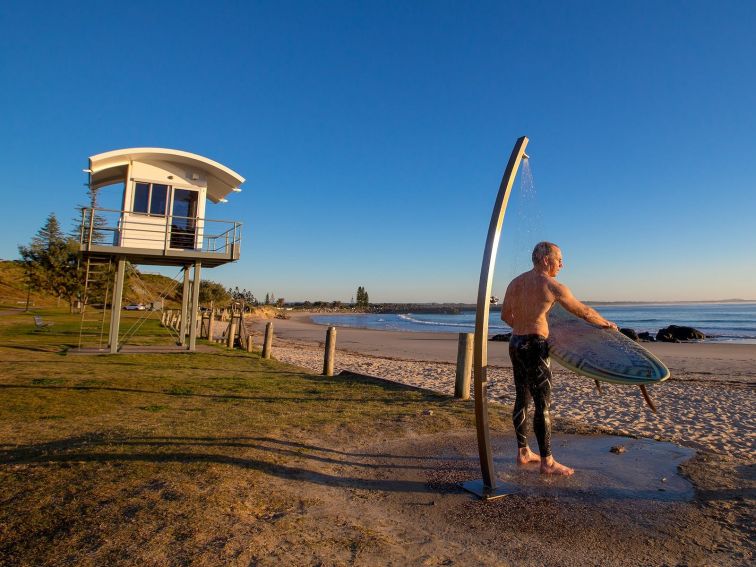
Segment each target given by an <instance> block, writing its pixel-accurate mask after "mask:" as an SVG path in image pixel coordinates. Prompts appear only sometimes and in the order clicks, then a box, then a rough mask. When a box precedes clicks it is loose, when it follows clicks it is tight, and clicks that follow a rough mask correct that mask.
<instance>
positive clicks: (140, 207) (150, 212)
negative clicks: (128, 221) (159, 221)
mask: <svg viewBox="0 0 756 567" xmlns="http://www.w3.org/2000/svg"><path fill="white" fill-rule="evenodd" d="M170 194H171V186H170V185H166V184H165V183H151V182H149V181H134V191H133V195H132V199H131V212H132V213H134V214H138V215H146V216H150V217H165V216H166V214H167V212H168V199H169V196H170Z"/></svg>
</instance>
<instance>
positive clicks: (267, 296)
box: [265, 293, 270, 305]
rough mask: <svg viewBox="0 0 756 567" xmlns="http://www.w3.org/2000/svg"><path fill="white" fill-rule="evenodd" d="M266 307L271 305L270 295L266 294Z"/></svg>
mask: <svg viewBox="0 0 756 567" xmlns="http://www.w3.org/2000/svg"><path fill="white" fill-rule="evenodd" d="M265 305H270V294H269V293H266V294H265Z"/></svg>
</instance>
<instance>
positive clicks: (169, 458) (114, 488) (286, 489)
mask: <svg viewBox="0 0 756 567" xmlns="http://www.w3.org/2000/svg"><path fill="white" fill-rule="evenodd" d="M42 315H43V316H44V317H45V320H51V321H54V322H55V326H54V327H52V328H51V330H49V331H44V332H35V331H34V325H33V322H32V320H31V317H30V315H28V314H21V313H17V314H11V315H2V316H0V365H1V367H2V377H1V378H0V400H1V401H0V439H1V440H2V442H1V444H0V486H2V487H3V490H2V493H1V495H0V558H2V560H0V563H2V564H3V565H68V564H70V565H104V564H139V565H184V564H190V563H191V564H199V565H204V564H221V563H226V562H233V563H239V564H248V563H254V561H255V557H258V554H259V552H260V550H259V549H255V546H254V543H253V542H254V541H256V538H258V537H259V536H260V534H261V533H263V532H265V531H266V530H269V529H270V526H272V525H275V524H276V522H278V521H279V520H280V518H282V517H283V516H284V515H285V512H286V511H287V510H290V509H291V508H292V507H297V506H299V507H304V506H307V502H308V499H307V497H306V495H305V493H304V491H300V489H299V488H298V487H299V486H300V483H299V482H298V479H304V478H306V479H307V481H308V483H314V484H316V485H317V484H325V485H328V484H333V483H334V482H336V483H341V484H344V483H346V484H347V485H348V483H349V482H350V479H349V478H338V479H334V478H332V477H327V476H325V475H323V474H322V473H318V472H317V468H318V467H317V466H315V465H316V464H318V463H324V462H325V463H329V462H331V461H333V462H335V461H336V460H338V459H341V458H344V456H345V455H346V453H344V452H342V451H343V450H344V451H345V450H347V449H348V448H354V447H357V446H359V445H360V443H364V442H367V441H377V440H381V439H391V438H397V437H402V436H406V435H416V434H423V433H432V432H435V431H440V430H446V429H455V428H459V427H470V426H471V425H472V423H471V413H472V412H471V411H470V407H469V404H459V403H455V402H453V401H451V400H450V399H449V398H445V397H442V396H437V395H434V394H431V393H428V392H423V391H418V390H413V389H408V388H405V387H401V386H399V385H393V384H390V383H386V382H382V381H378V380H370V379H359V378H344V377H335V378H332V379H329V378H323V377H320V376H316V375H312V374H310V373H308V372H305V371H302V370H301V369H299V368H296V367H292V366H287V365H284V364H281V363H278V362H276V361H267V360H262V359H261V358H260V357H259V356H258V355H257V354H247V353H241V352H229V351H227V350H225V349H222V348H220V347H218V348H215V349H214V350H213V351H211V352H208V353H195V354H151V355H124V354H121V355H114V356H110V355H108V356H81V355H72V354H66V350H67V348H69V347H70V346H72V345H75V344H76V339H77V338H78V319H77V318H76V317H75V316H68V315H65V314H63V313H62V311H53V310H51V311H46V312H43V313H42ZM127 322H128V319H127ZM140 340H141V341H142V342H147V343H153V342H159V341H162V342H164V343H167V342H170V337H169V335H168V334H167V331H166V330H164V329H161V328H160V327H159V326H158V325H157V323H156V322H153V321H151V322H148V323H147V324H146V325H145V326H144V327H143V328H142V331H141V336H140ZM429 405H431V406H432V407H433V411H434V414H433V418H432V419H428V418H426V417H425V416H423V411H424V410H425V409H427V408H428V407H429ZM292 529H295V526H292Z"/></svg>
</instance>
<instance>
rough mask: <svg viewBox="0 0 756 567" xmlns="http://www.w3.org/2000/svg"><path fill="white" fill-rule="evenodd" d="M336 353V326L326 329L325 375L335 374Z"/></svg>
mask: <svg viewBox="0 0 756 567" xmlns="http://www.w3.org/2000/svg"><path fill="white" fill-rule="evenodd" d="M335 354H336V327H328V331H326V342H325V356H324V357H323V376H333V359H334V355H335Z"/></svg>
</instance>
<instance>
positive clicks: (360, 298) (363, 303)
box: [356, 286, 370, 309]
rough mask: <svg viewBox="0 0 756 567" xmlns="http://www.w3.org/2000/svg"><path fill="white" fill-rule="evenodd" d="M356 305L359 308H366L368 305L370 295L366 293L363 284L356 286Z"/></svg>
mask: <svg viewBox="0 0 756 567" xmlns="http://www.w3.org/2000/svg"><path fill="white" fill-rule="evenodd" d="M356 306H357V307H358V308H360V309H367V308H368V307H370V296H369V295H368V292H367V291H365V288H364V287H363V286H359V287H358V288H357V304H356Z"/></svg>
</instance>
